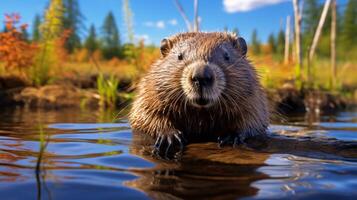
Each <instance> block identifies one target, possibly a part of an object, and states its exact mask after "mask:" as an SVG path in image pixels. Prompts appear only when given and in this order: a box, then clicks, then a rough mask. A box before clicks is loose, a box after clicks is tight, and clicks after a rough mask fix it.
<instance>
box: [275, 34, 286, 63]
mask: <svg viewBox="0 0 357 200" xmlns="http://www.w3.org/2000/svg"><path fill="white" fill-rule="evenodd" d="M284 48H285V35H284V31H283V30H282V29H280V31H279V33H278V38H277V41H276V52H277V54H279V55H281V56H283V55H284Z"/></svg>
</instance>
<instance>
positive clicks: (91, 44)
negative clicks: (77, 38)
mask: <svg viewBox="0 0 357 200" xmlns="http://www.w3.org/2000/svg"><path fill="white" fill-rule="evenodd" d="M84 46H85V48H86V49H88V51H89V53H90V54H92V53H93V52H94V51H95V50H97V49H98V47H99V44H98V41H97V34H96V31H95V27H94V25H93V24H92V25H91V26H90V28H89V35H88V37H87V39H86V41H85V42H84Z"/></svg>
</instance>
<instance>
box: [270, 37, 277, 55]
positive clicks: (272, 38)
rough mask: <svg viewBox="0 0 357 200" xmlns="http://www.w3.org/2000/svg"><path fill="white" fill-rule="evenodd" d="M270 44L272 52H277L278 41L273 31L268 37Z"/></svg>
mask: <svg viewBox="0 0 357 200" xmlns="http://www.w3.org/2000/svg"><path fill="white" fill-rule="evenodd" d="M268 44H269V47H270V49H271V51H272V53H276V42H275V37H274V34H273V33H271V34H270V35H269V37H268Z"/></svg>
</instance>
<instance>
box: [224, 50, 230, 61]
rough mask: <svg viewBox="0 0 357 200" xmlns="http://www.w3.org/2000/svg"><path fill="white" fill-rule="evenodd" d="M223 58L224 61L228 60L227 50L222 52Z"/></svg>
mask: <svg viewBox="0 0 357 200" xmlns="http://www.w3.org/2000/svg"><path fill="white" fill-rule="evenodd" d="M223 58H224V60H225V61H229V54H228V53H227V52H225V53H224V54H223Z"/></svg>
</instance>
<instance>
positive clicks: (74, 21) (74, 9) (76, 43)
mask: <svg viewBox="0 0 357 200" xmlns="http://www.w3.org/2000/svg"><path fill="white" fill-rule="evenodd" d="M63 5H64V15H63V27H64V29H67V30H71V34H70V36H69V38H68V40H67V41H66V43H65V48H66V49H67V51H68V52H69V53H72V52H73V51H74V49H76V48H79V47H80V46H81V39H80V37H79V31H80V30H81V28H83V24H82V20H83V15H82V13H81V11H80V9H79V4H78V1H77V0H64V2H63Z"/></svg>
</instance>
